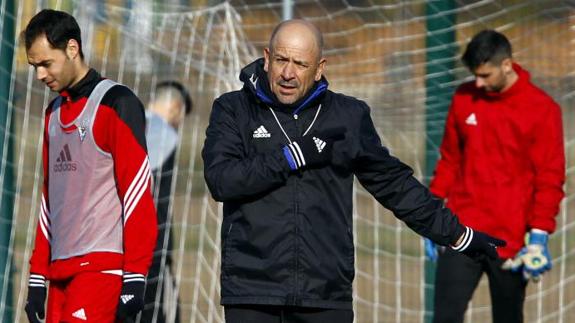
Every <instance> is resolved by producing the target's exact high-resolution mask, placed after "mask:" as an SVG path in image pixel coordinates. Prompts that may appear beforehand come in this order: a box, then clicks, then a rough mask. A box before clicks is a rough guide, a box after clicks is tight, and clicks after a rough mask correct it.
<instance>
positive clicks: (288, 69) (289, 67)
mask: <svg viewBox="0 0 575 323" xmlns="http://www.w3.org/2000/svg"><path fill="white" fill-rule="evenodd" d="M282 77H283V78H284V80H291V79H293V78H294V77H295V72H294V66H293V63H291V62H288V63H287V64H286V65H285V66H284V67H283V69H282Z"/></svg>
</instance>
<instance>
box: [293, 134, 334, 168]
mask: <svg viewBox="0 0 575 323" xmlns="http://www.w3.org/2000/svg"><path fill="white" fill-rule="evenodd" d="M344 137H345V128H344V127H338V128H331V129H327V130H324V131H318V132H315V133H313V134H310V135H307V136H304V137H301V138H297V139H295V140H294V141H292V142H291V143H290V144H289V145H286V146H285V147H284V148H283V153H284V156H285V157H286V159H287V161H288V163H289V166H290V168H291V169H292V170H297V169H300V168H302V167H314V166H322V165H326V164H329V163H330V162H331V159H332V148H333V143H334V142H336V141H338V140H341V139H343V138H344Z"/></svg>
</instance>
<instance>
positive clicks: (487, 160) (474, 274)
mask: <svg viewBox="0 0 575 323" xmlns="http://www.w3.org/2000/svg"><path fill="white" fill-rule="evenodd" d="M511 53H512V51H511V44H510V43H509V41H508V40H507V38H506V37H505V36H504V35H502V34H501V33H498V32H496V31H493V30H484V31H482V32H480V33H478V34H477V35H475V36H474V37H473V39H472V40H471V42H470V43H469V44H468V46H467V48H466V50H465V53H464V55H463V58H462V60H463V63H464V64H465V65H466V66H467V67H468V69H469V70H470V71H471V73H473V75H474V76H475V80H474V81H472V82H468V83H465V84H463V85H461V86H460V87H459V88H458V89H457V91H456V93H455V96H454V97H453V100H452V104H451V107H450V110H449V113H448V116H447V122H446V127H445V133H444V137H443V142H442V144H441V148H440V152H441V159H440V160H439V162H438V164H437V168H436V170H435V175H434V178H433V179H432V182H431V191H432V192H433V193H434V194H435V195H437V196H438V197H441V198H443V199H445V200H446V201H447V207H449V208H450V209H452V210H453V211H454V213H455V214H457V216H458V218H459V220H460V221H461V222H462V223H463V224H465V225H467V226H471V227H473V228H477V229H478V230H481V231H484V232H486V233H488V234H490V235H493V236H497V237H500V238H502V239H504V240H506V241H507V246H505V247H502V248H498V249H497V252H498V254H499V256H500V258H501V259H489V258H488V257H478V258H475V259H471V258H469V257H461V256H460V255H459V254H457V253H455V252H452V251H451V250H449V248H446V249H445V251H443V252H440V253H439V256H438V262H437V273H436V281H435V306H434V312H435V318H434V322H436V323H439V322H463V316H464V313H465V310H466V308H467V304H468V302H469V301H470V300H471V297H472V294H473V291H474V290H475V288H476V287H477V284H478V283H479V280H480V278H481V276H482V274H483V273H486V274H487V276H488V278H489V287H490V291H491V298H492V314H493V322H495V323H498V322H500V323H503V322H504V323H513V322H523V303H524V300H525V289H526V286H527V282H528V281H529V280H530V279H531V280H535V281H537V280H539V279H540V277H541V275H542V274H543V273H544V272H546V271H548V270H549V269H551V257H550V254H549V250H548V246H547V242H548V235H549V234H550V233H552V232H553V231H554V230H555V216H556V214H557V213H558V210H559V203H560V201H561V199H562V198H563V196H564V192H563V189H562V186H563V183H564V181H565V156H564V151H563V149H564V148H563V131H562V121H561V109H560V107H559V106H558V105H557V103H555V102H554V101H553V99H552V98H551V97H549V95H547V94H546V93H545V92H543V91H542V90H541V89H539V88H538V87H536V86H535V85H533V84H532V83H531V81H530V76H529V73H528V72H527V71H526V70H524V69H523V68H522V67H521V66H520V65H519V64H517V63H515V62H514V61H513V59H512V55H511ZM526 233H527V235H528V237H527V239H525V236H526ZM427 250H432V249H427Z"/></svg>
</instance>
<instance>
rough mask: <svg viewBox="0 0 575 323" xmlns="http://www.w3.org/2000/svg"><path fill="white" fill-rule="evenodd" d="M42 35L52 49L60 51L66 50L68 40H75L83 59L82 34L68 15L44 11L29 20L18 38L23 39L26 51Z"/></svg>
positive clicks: (72, 18) (49, 10) (61, 12)
mask: <svg viewBox="0 0 575 323" xmlns="http://www.w3.org/2000/svg"><path fill="white" fill-rule="evenodd" d="M42 35H46V39H47V40H48V43H50V45H51V46H52V48H56V49H60V50H66V47H67V46H68V41H69V40H70V39H74V40H76V41H77V42H78V46H79V47H80V58H82V59H84V53H83V51H82V32H81V31H80V26H78V22H76V19H74V17H72V16H71V15H70V14H68V13H66V12H63V11H57V10H52V9H44V10H42V11H40V12H38V13H37V14H36V15H35V16H34V17H32V19H30V22H29V23H28V25H27V26H26V29H24V31H23V32H22V34H21V36H20V37H21V38H23V39H24V42H25V44H26V50H29V49H30V47H32V44H33V43H34V41H35V40H36V39H37V38H38V37H40V36H42Z"/></svg>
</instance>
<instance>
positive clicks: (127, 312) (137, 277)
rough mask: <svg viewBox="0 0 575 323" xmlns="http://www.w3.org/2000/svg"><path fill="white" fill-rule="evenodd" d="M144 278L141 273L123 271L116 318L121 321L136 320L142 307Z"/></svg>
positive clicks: (144, 286)
mask: <svg viewBox="0 0 575 323" xmlns="http://www.w3.org/2000/svg"><path fill="white" fill-rule="evenodd" d="M145 288H146V279H145V277H144V275H142V274H134V273H129V272H125V273H124V282H123V284H122V292H121V293H120V302H119V303H118V309H117V311H116V318H118V319H119V320H120V321H122V322H132V321H135V320H136V315H138V313H139V312H140V311H141V310H142V309H143V308H144V291H145Z"/></svg>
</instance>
